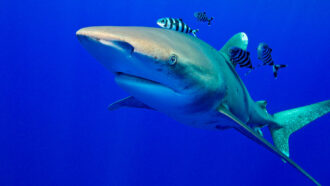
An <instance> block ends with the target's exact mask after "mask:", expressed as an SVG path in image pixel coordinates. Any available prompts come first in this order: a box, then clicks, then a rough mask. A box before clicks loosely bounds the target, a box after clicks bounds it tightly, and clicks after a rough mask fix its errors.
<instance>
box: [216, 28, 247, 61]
mask: <svg viewBox="0 0 330 186" xmlns="http://www.w3.org/2000/svg"><path fill="white" fill-rule="evenodd" d="M247 46H248V37H247V35H246V34H245V33H244V32H240V33H237V34H235V35H234V36H233V37H231V38H230V39H229V41H227V43H226V44H225V45H224V46H223V47H222V48H221V49H220V52H221V53H222V54H223V55H224V56H225V58H226V59H227V60H229V59H230V54H229V49H230V48H231V47H238V48H241V49H243V50H246V49H247Z"/></svg>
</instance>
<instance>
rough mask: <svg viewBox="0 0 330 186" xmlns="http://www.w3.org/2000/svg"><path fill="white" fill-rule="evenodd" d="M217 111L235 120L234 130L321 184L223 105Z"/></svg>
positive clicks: (317, 183)
mask: <svg viewBox="0 0 330 186" xmlns="http://www.w3.org/2000/svg"><path fill="white" fill-rule="evenodd" d="M218 111H219V112H221V113H222V114H224V115H225V116H227V117H229V118H230V119H232V120H233V121H235V122H236V123H237V124H238V126H237V127H236V130H238V131H239V132H241V133H242V134H244V135H245V136H247V137H248V138H250V139H252V140H253V141H255V142H257V143H259V144H260V145H262V146H264V147H265V148H266V149H268V150H269V151H271V152H273V153H274V154H276V155H277V156H279V157H280V158H281V159H282V160H283V161H285V162H288V163H289V164H290V165H291V166H293V167H294V168H296V169H297V170H298V171H299V172H301V173H302V174H303V175H304V176H306V177H307V178H308V179H310V180H311V181H312V182H314V183H315V184H316V185H321V184H320V183H319V182H318V181H316V180H315V179H314V178H313V177H312V176H311V175H310V174H308V173H307V172H306V171H305V170H304V169H303V168H301V167H300V166H299V165H298V164H297V163H296V162H294V161H293V160H291V159H290V158H289V157H288V156H286V155H285V154H284V153H282V152H281V151H280V150H279V149H277V148H276V147H274V146H273V145H272V144H271V143H269V142H268V141H267V140H266V139H265V138H263V137H262V136H261V135H259V134H257V133H256V132H255V131H253V129H251V128H250V127H249V126H248V125H246V124H245V123H244V122H242V121H240V119H239V118H237V117H236V116H235V115H234V114H232V113H231V112H230V111H229V110H228V109H227V108H226V107H225V106H223V105H221V106H220V107H219V108H218Z"/></svg>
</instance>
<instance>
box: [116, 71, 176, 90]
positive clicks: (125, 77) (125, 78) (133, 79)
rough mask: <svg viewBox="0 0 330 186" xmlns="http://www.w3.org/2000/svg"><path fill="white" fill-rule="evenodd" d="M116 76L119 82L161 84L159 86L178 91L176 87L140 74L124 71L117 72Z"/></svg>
mask: <svg viewBox="0 0 330 186" xmlns="http://www.w3.org/2000/svg"><path fill="white" fill-rule="evenodd" d="M115 77H116V81H117V83H119V84H120V83H123V82H125V83H128V82H130V83H133V84H139V85H150V86H151V85H152V86H159V87H163V88H167V89H170V90H172V91H174V92H176V91H175V90H174V89H172V88H169V87H168V86H166V85H164V84H162V83H160V82H157V81H154V80H150V79H146V78H144V77H140V76H136V75H132V74H127V73H124V72H115Z"/></svg>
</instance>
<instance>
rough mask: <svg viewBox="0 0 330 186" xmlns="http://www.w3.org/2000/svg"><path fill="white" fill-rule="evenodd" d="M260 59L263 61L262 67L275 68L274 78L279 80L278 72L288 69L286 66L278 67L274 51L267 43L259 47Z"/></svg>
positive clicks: (260, 44)
mask: <svg viewBox="0 0 330 186" xmlns="http://www.w3.org/2000/svg"><path fill="white" fill-rule="evenodd" d="M257 50H258V59H259V60H261V61H262V63H263V64H262V65H270V66H273V74H274V77H275V78H277V72H278V70H279V69H280V68H284V67H286V65H276V64H275V63H274V61H273V58H272V55H271V53H272V49H271V48H270V47H269V46H268V45H267V44H266V43H259V46H258V49H257Z"/></svg>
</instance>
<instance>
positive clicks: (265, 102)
mask: <svg viewBox="0 0 330 186" xmlns="http://www.w3.org/2000/svg"><path fill="white" fill-rule="evenodd" d="M256 103H257V104H258V105H259V106H260V107H261V108H262V109H266V106H267V101H266V100H260V101H257V102H256Z"/></svg>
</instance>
